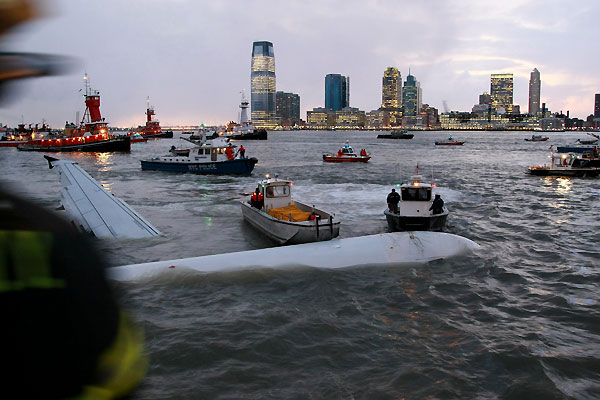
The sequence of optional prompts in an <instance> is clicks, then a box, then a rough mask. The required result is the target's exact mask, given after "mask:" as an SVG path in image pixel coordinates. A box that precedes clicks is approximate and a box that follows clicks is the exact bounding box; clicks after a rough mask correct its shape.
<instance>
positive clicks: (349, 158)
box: [323, 140, 371, 163]
mask: <svg viewBox="0 0 600 400" xmlns="http://www.w3.org/2000/svg"><path fill="white" fill-rule="evenodd" d="M370 159H371V155H370V154H369V153H367V151H366V150H365V149H362V150H361V151H360V153H356V152H355V151H354V149H353V148H352V146H350V144H349V143H348V141H347V140H346V143H344V145H343V146H342V148H341V149H339V150H338V152H337V154H330V153H327V154H323V161H325V162H336V163H341V162H362V163H366V162H368V161H369V160H370Z"/></svg>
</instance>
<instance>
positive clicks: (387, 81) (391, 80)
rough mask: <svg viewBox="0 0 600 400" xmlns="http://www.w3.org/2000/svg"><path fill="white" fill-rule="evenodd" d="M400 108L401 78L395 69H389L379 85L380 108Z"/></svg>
mask: <svg viewBox="0 0 600 400" xmlns="http://www.w3.org/2000/svg"><path fill="white" fill-rule="evenodd" d="M399 107H402V76H401V75H400V71H398V69H397V68H394V67H389V68H388V69H386V70H385V72H384V73H383V79H382V84H381V108H383V109H396V108H399Z"/></svg>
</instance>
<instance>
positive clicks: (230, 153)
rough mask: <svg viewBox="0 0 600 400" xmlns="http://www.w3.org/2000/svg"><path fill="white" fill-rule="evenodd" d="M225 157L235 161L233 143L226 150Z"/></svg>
mask: <svg viewBox="0 0 600 400" xmlns="http://www.w3.org/2000/svg"><path fill="white" fill-rule="evenodd" d="M225 155H226V156H227V159H228V160H233V159H234V157H235V156H234V155H233V147H232V146H231V143H229V145H228V146H227V147H226V148H225Z"/></svg>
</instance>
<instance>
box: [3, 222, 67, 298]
mask: <svg viewBox="0 0 600 400" xmlns="http://www.w3.org/2000/svg"><path fill="white" fill-rule="evenodd" d="M51 260H52V234H51V233H49V232H31V231H0V291H16V290H23V289H26V288H36V289H55V288H64V287H65V286H66V285H65V282H64V280H62V279H58V278H55V277H53V276H52V268H51ZM11 265H12V274H13V276H12V277H11V274H10V271H11Z"/></svg>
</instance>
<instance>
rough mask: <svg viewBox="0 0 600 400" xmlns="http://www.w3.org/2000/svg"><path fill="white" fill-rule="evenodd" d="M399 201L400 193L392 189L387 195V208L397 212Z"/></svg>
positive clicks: (394, 212)
mask: <svg viewBox="0 0 600 400" xmlns="http://www.w3.org/2000/svg"><path fill="white" fill-rule="evenodd" d="M399 202H400V195H399V194H398V192H396V189H392V191H391V192H390V194H388V195H387V203H388V208H389V210H390V212H391V213H393V214H398V203H399Z"/></svg>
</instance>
